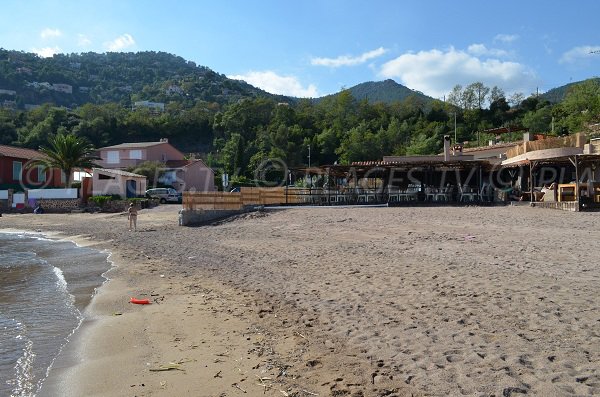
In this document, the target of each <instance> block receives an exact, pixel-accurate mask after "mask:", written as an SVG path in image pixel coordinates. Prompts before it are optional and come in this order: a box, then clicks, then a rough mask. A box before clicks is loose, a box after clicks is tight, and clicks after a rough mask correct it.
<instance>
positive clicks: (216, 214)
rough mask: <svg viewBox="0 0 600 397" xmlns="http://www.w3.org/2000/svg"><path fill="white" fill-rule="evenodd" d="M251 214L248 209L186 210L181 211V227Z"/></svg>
mask: <svg viewBox="0 0 600 397" xmlns="http://www.w3.org/2000/svg"><path fill="white" fill-rule="evenodd" d="M244 212H249V210H248V209H242V210H202V209H198V210H185V209H182V210H181V211H179V226H200V225H205V224H207V223H210V222H213V221H218V220H220V219H224V218H228V217H230V216H233V215H238V214H243V213H244Z"/></svg>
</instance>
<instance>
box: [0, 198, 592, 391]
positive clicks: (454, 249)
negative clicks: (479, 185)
mask: <svg viewBox="0 0 600 397" xmlns="http://www.w3.org/2000/svg"><path fill="white" fill-rule="evenodd" d="M177 209H178V208H177V207H176V206H162V207H158V208H156V209H152V210H143V211H141V212H140V215H139V220H138V226H139V231H138V232H128V231H127V226H126V223H127V221H126V218H125V216H124V215H121V214H95V215H91V214H70V215H52V214H46V215H42V216H33V215H4V216H3V217H2V218H0V228H8V227H10V228H14V229H22V230H25V229H27V230H40V231H44V232H48V231H54V232H61V233H62V234H61V236H62V237H69V238H70V239H76V240H77V241H79V242H82V243H87V244H94V245H96V246H97V247H98V248H101V249H109V250H111V251H112V252H114V258H113V259H114V260H115V262H116V264H117V267H116V268H115V269H113V270H112V271H111V272H110V273H109V277H110V278H111V281H110V282H108V283H107V284H105V285H104V286H103V287H102V288H101V290H100V293H99V294H98V295H97V296H96V298H95V299H94V300H93V303H92V305H91V306H90V308H89V309H88V313H87V318H88V319H87V320H86V322H85V323H84V326H83V327H82V329H81V330H80V331H79V332H78V333H77V335H76V337H75V338H74V339H73V340H72V342H71V343H70V344H69V345H68V347H67V349H65V351H64V354H63V356H62V357H61V358H60V359H59V360H58V361H57V363H56V365H55V367H54V369H53V371H52V372H51V375H50V378H49V379H48V381H47V382H46V384H45V386H44V388H43V392H42V393H41V394H42V395H50V396H52V395H55V396H58V395H72V396H81V395H86V396H91V395H97V396H100V395H104V396H133V395H136V396H184V395H194V396H241V395H244V394H245V395H250V396H261V395H266V396H285V395H289V396H314V395H319V396H410V395H435V396H446V395H452V396H458V395H469V396H498V397H499V396H520V395H525V394H527V395H535V396H570V395H573V396H575V395H576V396H583V395H598V394H600V305H599V303H600V294H599V293H598V291H599V287H600V268H599V266H598V252H600V242H599V241H598V239H596V237H595V235H596V232H597V231H598V230H600V216H599V214H596V213H569V212H561V211H553V210H543V209H537V208H529V207H496V208H477V207H464V208H442V207H440V208H349V209H342V208H317V209H293V210H286V211H277V212H269V213H268V214H266V215H264V216H263V215H262V214H251V215H248V216H245V217H241V218H239V219H236V220H234V221H231V222H225V223H222V224H220V225H217V226H205V227H197V228H187V227H179V226H177V214H176V211H177ZM130 296H137V297H148V298H151V299H152V300H153V301H154V303H153V304H152V305H148V306H137V305H132V304H130V303H128V300H129V297H130ZM115 314H117V315H115ZM168 363H177V364H178V368H177V369H172V370H170V371H152V370H153V369H159V368H160V365H165V364H168ZM263 393H264V394H263Z"/></svg>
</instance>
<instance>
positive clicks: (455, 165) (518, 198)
mask: <svg viewBox="0 0 600 397" xmlns="http://www.w3.org/2000/svg"><path fill="white" fill-rule="evenodd" d="M524 137H525V139H524V140H523V141H520V142H516V143H514V144H513V145H506V144H504V145H503V146H502V148H503V150H502V152H503V154H500V155H498V154H497V153H494V154H493V155H492V156H491V157H488V158H482V157H481V156H477V155H476V154H474V151H473V150H471V151H469V152H467V151H463V149H462V147H461V146H460V145H454V146H453V147H450V138H449V137H447V136H446V137H445V139H444V153H443V154H441V155H433V156H386V157H384V158H383V160H381V161H362V162H354V163H352V164H350V165H338V164H334V165H326V166H321V167H311V168H296V169H293V170H291V175H290V178H299V177H304V178H305V180H306V181H307V182H306V184H307V185H308V189H306V188H304V189H294V188H286V197H288V199H287V201H286V202H288V203H301V204H313V205H340V204H387V205H447V204H453V205H461V204H463V205H464V204H468V205H472V204H478V205H485V204H491V203H507V202H511V201H512V202H525V203H526V202H529V203H531V205H537V206H540V207H545V208H557V209H563V210H570V211H581V210H593V209H600V182H597V181H600V179H599V178H600V175H599V174H598V173H599V172H600V171H599V168H600V167H599V166H598V165H599V164H600V139H599V140H591V141H590V143H586V140H587V138H586V136H585V134H583V133H580V134H575V135H572V136H567V137H560V138H547V139H540V140H529V139H527V134H525V136H524ZM484 151H485V150H480V152H484ZM487 151H489V150H487Z"/></svg>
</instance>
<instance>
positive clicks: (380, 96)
mask: <svg viewBox="0 0 600 397" xmlns="http://www.w3.org/2000/svg"><path fill="white" fill-rule="evenodd" d="M348 91H350V93H351V94H352V96H353V97H354V98H355V99H357V100H359V101H361V100H363V99H366V100H368V101H369V103H377V102H384V103H388V104H389V103H393V102H401V101H403V100H405V99H406V98H408V97H411V96H412V97H415V98H417V99H418V100H420V101H422V102H423V103H429V102H431V101H433V98H431V97H429V96H427V95H425V94H423V93H422V92H419V91H415V90H411V89H410V88H408V87H405V86H403V85H402V84H398V83H396V82H395V81H394V80H391V79H388V80H384V81H368V82H366V83H361V84H358V85H355V86H354V87H351V88H348ZM333 95H337V94H333ZM333 95H328V96H325V97H322V98H318V99H317V101H319V100H321V99H323V98H327V97H331V96H333Z"/></svg>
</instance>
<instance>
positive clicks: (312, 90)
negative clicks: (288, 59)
mask: <svg viewBox="0 0 600 397" xmlns="http://www.w3.org/2000/svg"><path fill="white" fill-rule="evenodd" d="M227 77H229V78H230V79H235V80H244V81H245V82H247V83H249V84H251V85H253V86H255V87H258V88H261V89H263V90H265V91H267V92H270V93H271V94H278V95H288V96H295V97H300V98H316V97H318V96H319V94H318V92H317V87H316V86H315V85H314V84H309V85H308V87H303V86H302V84H301V83H300V81H299V80H298V78H297V77H296V76H280V75H278V74H277V73H275V72H273V71H270V70H267V71H264V72H255V71H250V72H248V73H246V74H244V75H233V76H227Z"/></svg>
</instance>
